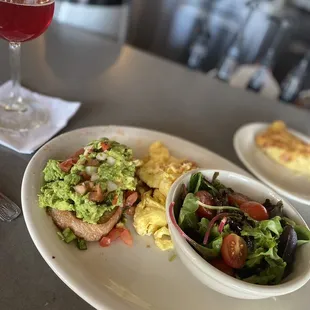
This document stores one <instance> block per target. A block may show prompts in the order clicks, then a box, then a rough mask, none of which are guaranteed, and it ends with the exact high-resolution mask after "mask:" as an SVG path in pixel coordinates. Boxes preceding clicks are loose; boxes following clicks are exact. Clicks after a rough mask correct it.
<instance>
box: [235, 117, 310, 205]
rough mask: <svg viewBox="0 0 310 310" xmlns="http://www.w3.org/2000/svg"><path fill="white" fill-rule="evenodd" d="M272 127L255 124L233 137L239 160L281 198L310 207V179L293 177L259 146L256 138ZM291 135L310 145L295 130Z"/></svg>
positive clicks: (247, 126) (242, 129) (238, 131)
mask: <svg viewBox="0 0 310 310" xmlns="http://www.w3.org/2000/svg"><path fill="white" fill-rule="evenodd" d="M269 125H270V124H264V123H252V124H247V125H244V126H242V127H241V128H239V129H238V130H237V132H236V133H235V136H234V148H235V150H236V152H237V155H238V157H239V158H240V160H241V161H242V162H243V163H244V165H245V166H246V167H247V168H248V169H249V170H250V171H251V172H252V173H253V174H254V175H255V176H256V177H257V178H259V179H260V180H261V181H263V182H264V183H266V184H267V185H269V186H270V187H272V188H273V189H274V190H275V191H277V192H278V193H279V194H281V195H283V196H285V197H287V198H289V199H292V200H295V201H298V202H301V203H304V204H310V190H309V189H310V178H309V177H307V176H303V175H301V174H297V173H294V172H293V171H291V170H290V169H287V168H286V167H284V166H282V165H280V164H278V163H277V162H275V161H274V160H272V159H271V158H269V157H268V156H267V155H266V154H265V153H263V152H262V151H261V150H260V149H259V148H258V147H257V146H256V143H255V136H256V135H257V134H258V133H259V132H261V131H262V130H265V129H266V128H267V126H269ZM289 131H290V132H291V133H293V134H294V135H296V136H298V137H299V138H301V139H302V140H304V141H306V142H308V143H309V142H310V138H309V137H307V136H305V135H303V134H301V133H299V132H297V131H295V130H291V129H290V130H289Z"/></svg>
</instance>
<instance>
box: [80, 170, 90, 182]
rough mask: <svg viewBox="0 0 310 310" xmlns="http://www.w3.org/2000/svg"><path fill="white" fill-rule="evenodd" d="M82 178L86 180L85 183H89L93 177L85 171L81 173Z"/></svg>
mask: <svg viewBox="0 0 310 310" xmlns="http://www.w3.org/2000/svg"><path fill="white" fill-rule="evenodd" d="M80 176H81V177H82V178H83V179H84V181H89V180H90V178H91V176H90V175H89V174H87V173H86V172H85V171H81V172H80Z"/></svg>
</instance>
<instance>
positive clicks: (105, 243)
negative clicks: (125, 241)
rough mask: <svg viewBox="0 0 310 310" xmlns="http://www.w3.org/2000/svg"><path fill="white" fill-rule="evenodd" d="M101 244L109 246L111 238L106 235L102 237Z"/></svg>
mask: <svg viewBox="0 0 310 310" xmlns="http://www.w3.org/2000/svg"><path fill="white" fill-rule="evenodd" d="M99 244H100V246H102V247H104V248H105V247H108V246H109V245H110V244H111V238H110V237H108V236H106V237H102V238H101V240H100V241H99Z"/></svg>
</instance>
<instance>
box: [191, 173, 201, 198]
mask: <svg viewBox="0 0 310 310" xmlns="http://www.w3.org/2000/svg"><path fill="white" fill-rule="evenodd" d="M202 179H203V176H202V174H201V172H198V173H194V174H193V175H192V176H191V178H190V180H189V184H188V192H189V193H193V194H196V193H197V192H198V191H199V188H200V185H201V181H202Z"/></svg>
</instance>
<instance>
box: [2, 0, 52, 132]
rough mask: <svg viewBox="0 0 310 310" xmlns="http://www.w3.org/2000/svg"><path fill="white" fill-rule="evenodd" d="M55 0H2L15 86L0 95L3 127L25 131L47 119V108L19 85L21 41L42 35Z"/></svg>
mask: <svg viewBox="0 0 310 310" xmlns="http://www.w3.org/2000/svg"><path fill="white" fill-rule="evenodd" d="M53 14H54V0H0V38H3V39H5V40H7V41H8V42H9V53H10V65H11V80H12V88H11V91H10V93H8V94H7V96H6V97H4V98H0V129H1V130H7V131H13V132H25V131H28V130H31V129H34V128H37V127H39V126H40V125H42V124H44V123H46V122H47V121H48V112H47V111H46V110H45V109H44V108H43V107H42V106H40V103H38V102H36V101H35V100H34V99H32V98H24V97H23V96H22V94H21V86H20V53H21V43H22V42H25V41H29V40H32V39H35V38H37V37H38V36H40V35H41V34H42V33H43V32H44V31H45V30H46V29H47V28H48V26H49V25H50V23H51V21H52V18H53Z"/></svg>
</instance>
